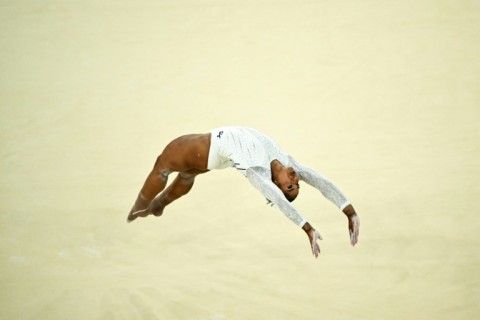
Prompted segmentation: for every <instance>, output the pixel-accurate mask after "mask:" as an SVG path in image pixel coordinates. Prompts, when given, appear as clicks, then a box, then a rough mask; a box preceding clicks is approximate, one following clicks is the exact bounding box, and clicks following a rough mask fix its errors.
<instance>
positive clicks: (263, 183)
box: [246, 167, 322, 257]
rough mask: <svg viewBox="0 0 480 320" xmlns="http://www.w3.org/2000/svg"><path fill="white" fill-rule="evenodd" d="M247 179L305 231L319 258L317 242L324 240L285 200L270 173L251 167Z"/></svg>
mask: <svg viewBox="0 0 480 320" xmlns="http://www.w3.org/2000/svg"><path fill="white" fill-rule="evenodd" d="M246 176H247V179H248V180H249V181H250V183H251V184H252V185H253V186H254V187H255V188H256V189H257V190H258V191H260V192H261V193H262V194H263V196H264V197H265V198H267V199H268V200H269V201H270V202H271V203H273V204H274V205H276V206H277V207H278V208H279V209H280V210H281V211H282V212H283V213H284V214H285V216H287V218H289V219H290V220H291V221H293V223H295V224H296V225H298V226H299V227H301V228H302V229H303V231H305V233H306V234H307V236H308V240H309V241H310V246H311V249H312V254H313V255H314V256H315V257H318V255H319V254H320V246H319V245H318V243H317V240H322V236H321V235H320V233H319V232H318V231H317V230H315V229H314V228H313V227H312V226H311V225H310V224H309V223H308V222H307V221H306V220H305V218H304V217H303V216H302V215H301V214H300V213H299V212H298V211H297V209H295V207H294V206H293V205H292V204H291V203H290V202H289V201H288V200H287V199H286V198H285V195H284V194H283V193H282V191H281V190H280V189H279V188H278V187H277V186H276V185H275V184H274V183H273V182H272V180H271V174H270V171H268V170H267V169H265V168H263V167H251V168H248V169H247V171H246Z"/></svg>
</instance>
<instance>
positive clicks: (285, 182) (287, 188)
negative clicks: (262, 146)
mask: <svg viewBox="0 0 480 320" xmlns="http://www.w3.org/2000/svg"><path fill="white" fill-rule="evenodd" d="M274 183H275V184H276V185H277V187H278V188H280V190H282V192H283V194H284V195H285V198H287V200H288V201H290V202H292V201H293V200H295V198H296V197H297V196H298V193H299V191H300V185H299V184H298V175H297V173H296V172H295V170H294V169H293V168H292V167H282V168H281V169H280V170H279V171H278V172H277V174H276V176H275V181H274Z"/></svg>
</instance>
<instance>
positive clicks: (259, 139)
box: [208, 127, 350, 227]
mask: <svg viewBox="0 0 480 320" xmlns="http://www.w3.org/2000/svg"><path fill="white" fill-rule="evenodd" d="M211 134H212V138H211V146H210V152H209V158H208V169H210V170H212V169H223V168H227V167H234V168H236V169H237V170H238V171H240V172H241V173H242V174H243V175H245V176H246V177H247V179H248V180H249V181H250V183H251V184H252V185H253V186H254V187H255V188H256V189H258V190H259V191H260V192H261V193H262V195H263V196H264V197H265V198H267V199H268V200H269V201H270V202H271V203H272V204H274V205H276V206H277V207H278V208H279V209H280V210H281V211H282V212H283V213H284V214H285V216H287V217H288V218H289V219H290V220H291V221H293V222H294V223H295V224H296V225H298V226H300V227H303V225H304V224H305V223H306V220H305V218H304V217H303V216H302V215H301V213H300V212H299V211H298V210H297V209H296V208H295V207H294V206H293V205H292V203H290V202H289V201H288V200H287V199H286V198H285V196H284V195H283V193H282V191H281V190H280V189H279V188H278V187H277V186H276V185H275V184H274V183H273V182H272V172H271V167H270V164H271V162H272V161H273V160H278V161H279V162H280V163H281V164H282V165H284V166H291V167H293V168H294V169H295V171H296V172H297V174H298V176H299V180H302V181H304V182H306V183H308V184H309V185H311V186H313V187H315V188H316V189H318V190H319V191H320V192H321V193H322V195H323V196H324V197H325V198H327V199H328V200H330V201H331V202H333V203H334V204H335V205H336V206H337V207H338V208H339V209H340V210H343V209H344V208H345V207H346V206H347V205H349V204H350V202H349V201H348V199H347V198H346V197H345V195H344V194H343V193H342V192H341V191H340V189H339V188H338V187H337V186H335V184H333V183H332V182H331V181H329V180H328V179H326V178H325V177H323V176H322V175H320V174H319V173H317V172H316V171H315V170H313V169H311V168H309V167H306V166H303V165H302V164H300V163H298V162H297V161H295V159H293V158H292V157H291V156H289V155H288V154H287V153H285V152H283V151H282V150H281V149H280V147H279V146H278V145H277V144H276V143H275V142H274V141H273V140H272V139H271V138H270V137H268V136H266V135H265V134H263V133H261V132H259V131H258V130H256V129H253V128H247V127H223V128H217V129H214V130H212V131H211Z"/></svg>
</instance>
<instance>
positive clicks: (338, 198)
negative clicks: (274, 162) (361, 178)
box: [290, 157, 360, 246]
mask: <svg viewBox="0 0 480 320" xmlns="http://www.w3.org/2000/svg"><path fill="white" fill-rule="evenodd" d="M290 162H291V164H292V166H293V168H294V169H295V171H296V172H297V174H298V176H299V178H300V180H303V181H305V182H306V183H308V184H309V185H311V186H313V187H314V188H316V189H317V190H319V191H320V192H321V193H322V195H323V196H324V197H325V198H327V199H328V200H330V201H331V202H333V203H334V204H335V205H336V206H337V207H338V208H339V209H340V210H341V211H343V213H344V214H345V215H346V216H347V218H348V229H349V233H350V242H351V244H352V246H354V245H355V244H356V243H357V241H358V235H359V228H360V219H359V218H358V215H357V213H356V212H355V209H354V208H353V206H352V205H351V203H350V201H349V200H348V199H347V197H346V196H345V195H344V194H343V193H342V191H340V189H339V188H338V187H337V186H336V185H335V184H334V183H333V182H331V181H330V180H328V179H327V178H325V177H323V176H322V175H320V174H319V173H318V172H316V171H315V170H313V169H311V168H309V167H306V166H304V165H302V164H300V163H298V162H297V161H295V159H293V158H292V157H290Z"/></svg>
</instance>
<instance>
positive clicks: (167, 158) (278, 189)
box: [127, 127, 360, 257]
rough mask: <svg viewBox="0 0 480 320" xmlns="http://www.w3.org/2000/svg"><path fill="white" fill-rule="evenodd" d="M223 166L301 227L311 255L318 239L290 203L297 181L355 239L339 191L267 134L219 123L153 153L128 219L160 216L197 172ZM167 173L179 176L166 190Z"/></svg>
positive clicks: (351, 212)
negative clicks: (324, 202) (336, 212)
mask: <svg viewBox="0 0 480 320" xmlns="http://www.w3.org/2000/svg"><path fill="white" fill-rule="evenodd" d="M228 167H232V168H235V169H236V170H237V171H239V172H241V173H242V174H243V175H244V176H245V177H246V178H247V179H248V180H249V181H250V183H251V184H252V185H253V186H254V187H255V188H256V189H258V190H259V191H260V192H261V193H262V194H263V196H264V197H265V198H266V199H267V200H268V202H269V203H271V204H272V205H275V206H277V207H278V208H279V209H280V210H281V211H282V212H283V213H284V214H285V215H286V216H287V217H288V218H289V219H290V220H291V221H293V222H294V223H295V224H296V225H298V226H299V227H301V228H302V229H303V230H304V231H305V233H306V234H307V236H308V240H309V241H310V245H311V249H312V254H313V255H314V256H315V257H318V255H319V254H320V247H319V245H318V243H317V240H321V239H322V237H321V236H320V233H319V232H318V231H317V230H315V229H314V228H313V226H311V225H310V223H308V222H307V220H306V219H305V218H304V217H303V216H302V215H301V214H300V213H299V212H298V210H297V209H296V208H295V207H294V206H293V205H292V203H291V202H292V201H293V200H295V198H296V197H297V196H298V194H299V191H300V185H299V181H304V182H306V183H308V184H309V185H311V186H313V187H315V188H316V189H318V190H319V191H320V192H321V193H322V195H323V196H324V197H325V198H327V199H328V200H330V201H331V202H333V203H334V204H335V205H336V206H337V207H338V208H339V209H340V210H341V211H343V213H344V214H345V215H346V216H347V219H348V229H349V234H350V243H351V244H352V246H354V245H355V244H356V243H357V241H358V235H359V227H360V220H359V218H358V215H357V213H356V212H355V209H354V208H353V206H352V204H351V203H350V201H349V200H348V199H347V198H346V197H345V195H344V194H343V193H342V192H341V191H340V189H339V188H338V187H337V186H335V185H334V184H333V183H332V182H331V181H329V180H328V179H326V178H325V177H323V176H322V175H320V174H319V173H317V172H316V171H315V170H313V169H311V168H309V167H306V166H304V165H302V164H300V163H299V162H297V161H296V160H295V159H294V158H293V157H291V156H290V155H288V154H287V153H285V152H284V151H282V150H281V149H280V147H279V146H278V145H277V144H276V143H275V142H274V141H273V139H272V138H270V137H269V136H267V135H265V134H263V133H261V132H260V131H258V130H256V129H253V128H248V127H222V128H217V129H213V130H212V131H210V132H208V133H203V134H188V135H184V136H181V137H178V138H176V139H174V140H173V141H171V142H170V143H169V144H168V145H167V146H166V147H165V149H164V150H163V152H162V153H161V154H160V155H159V156H158V158H157V161H156V162H155V165H154V167H153V169H152V171H151V172H150V174H149V175H148V177H147V179H146V181H145V183H144V185H143V187H142V189H141V190H140V193H139V194H138V197H137V199H136V201H135V204H134V205H133V208H132V209H131V211H130V213H129V214H128V217H127V221H128V222H132V221H134V220H135V219H137V218H138V217H146V216H149V215H154V216H157V217H158V216H161V215H162V214H163V211H164V209H165V207H166V206H167V205H169V204H170V203H172V202H173V201H175V200H177V199H178V198H180V197H181V196H183V195H185V194H187V193H188V192H189V191H190V189H191V188H192V186H193V183H194V181H195V177H196V176H197V175H199V174H202V173H205V172H208V171H210V170H214V169H224V168H228ZM172 172H178V174H177V176H176V177H175V179H174V180H173V182H172V183H171V184H170V185H169V186H168V187H167V188H165V187H166V185H167V180H168V176H169V175H170V173H172Z"/></svg>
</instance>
